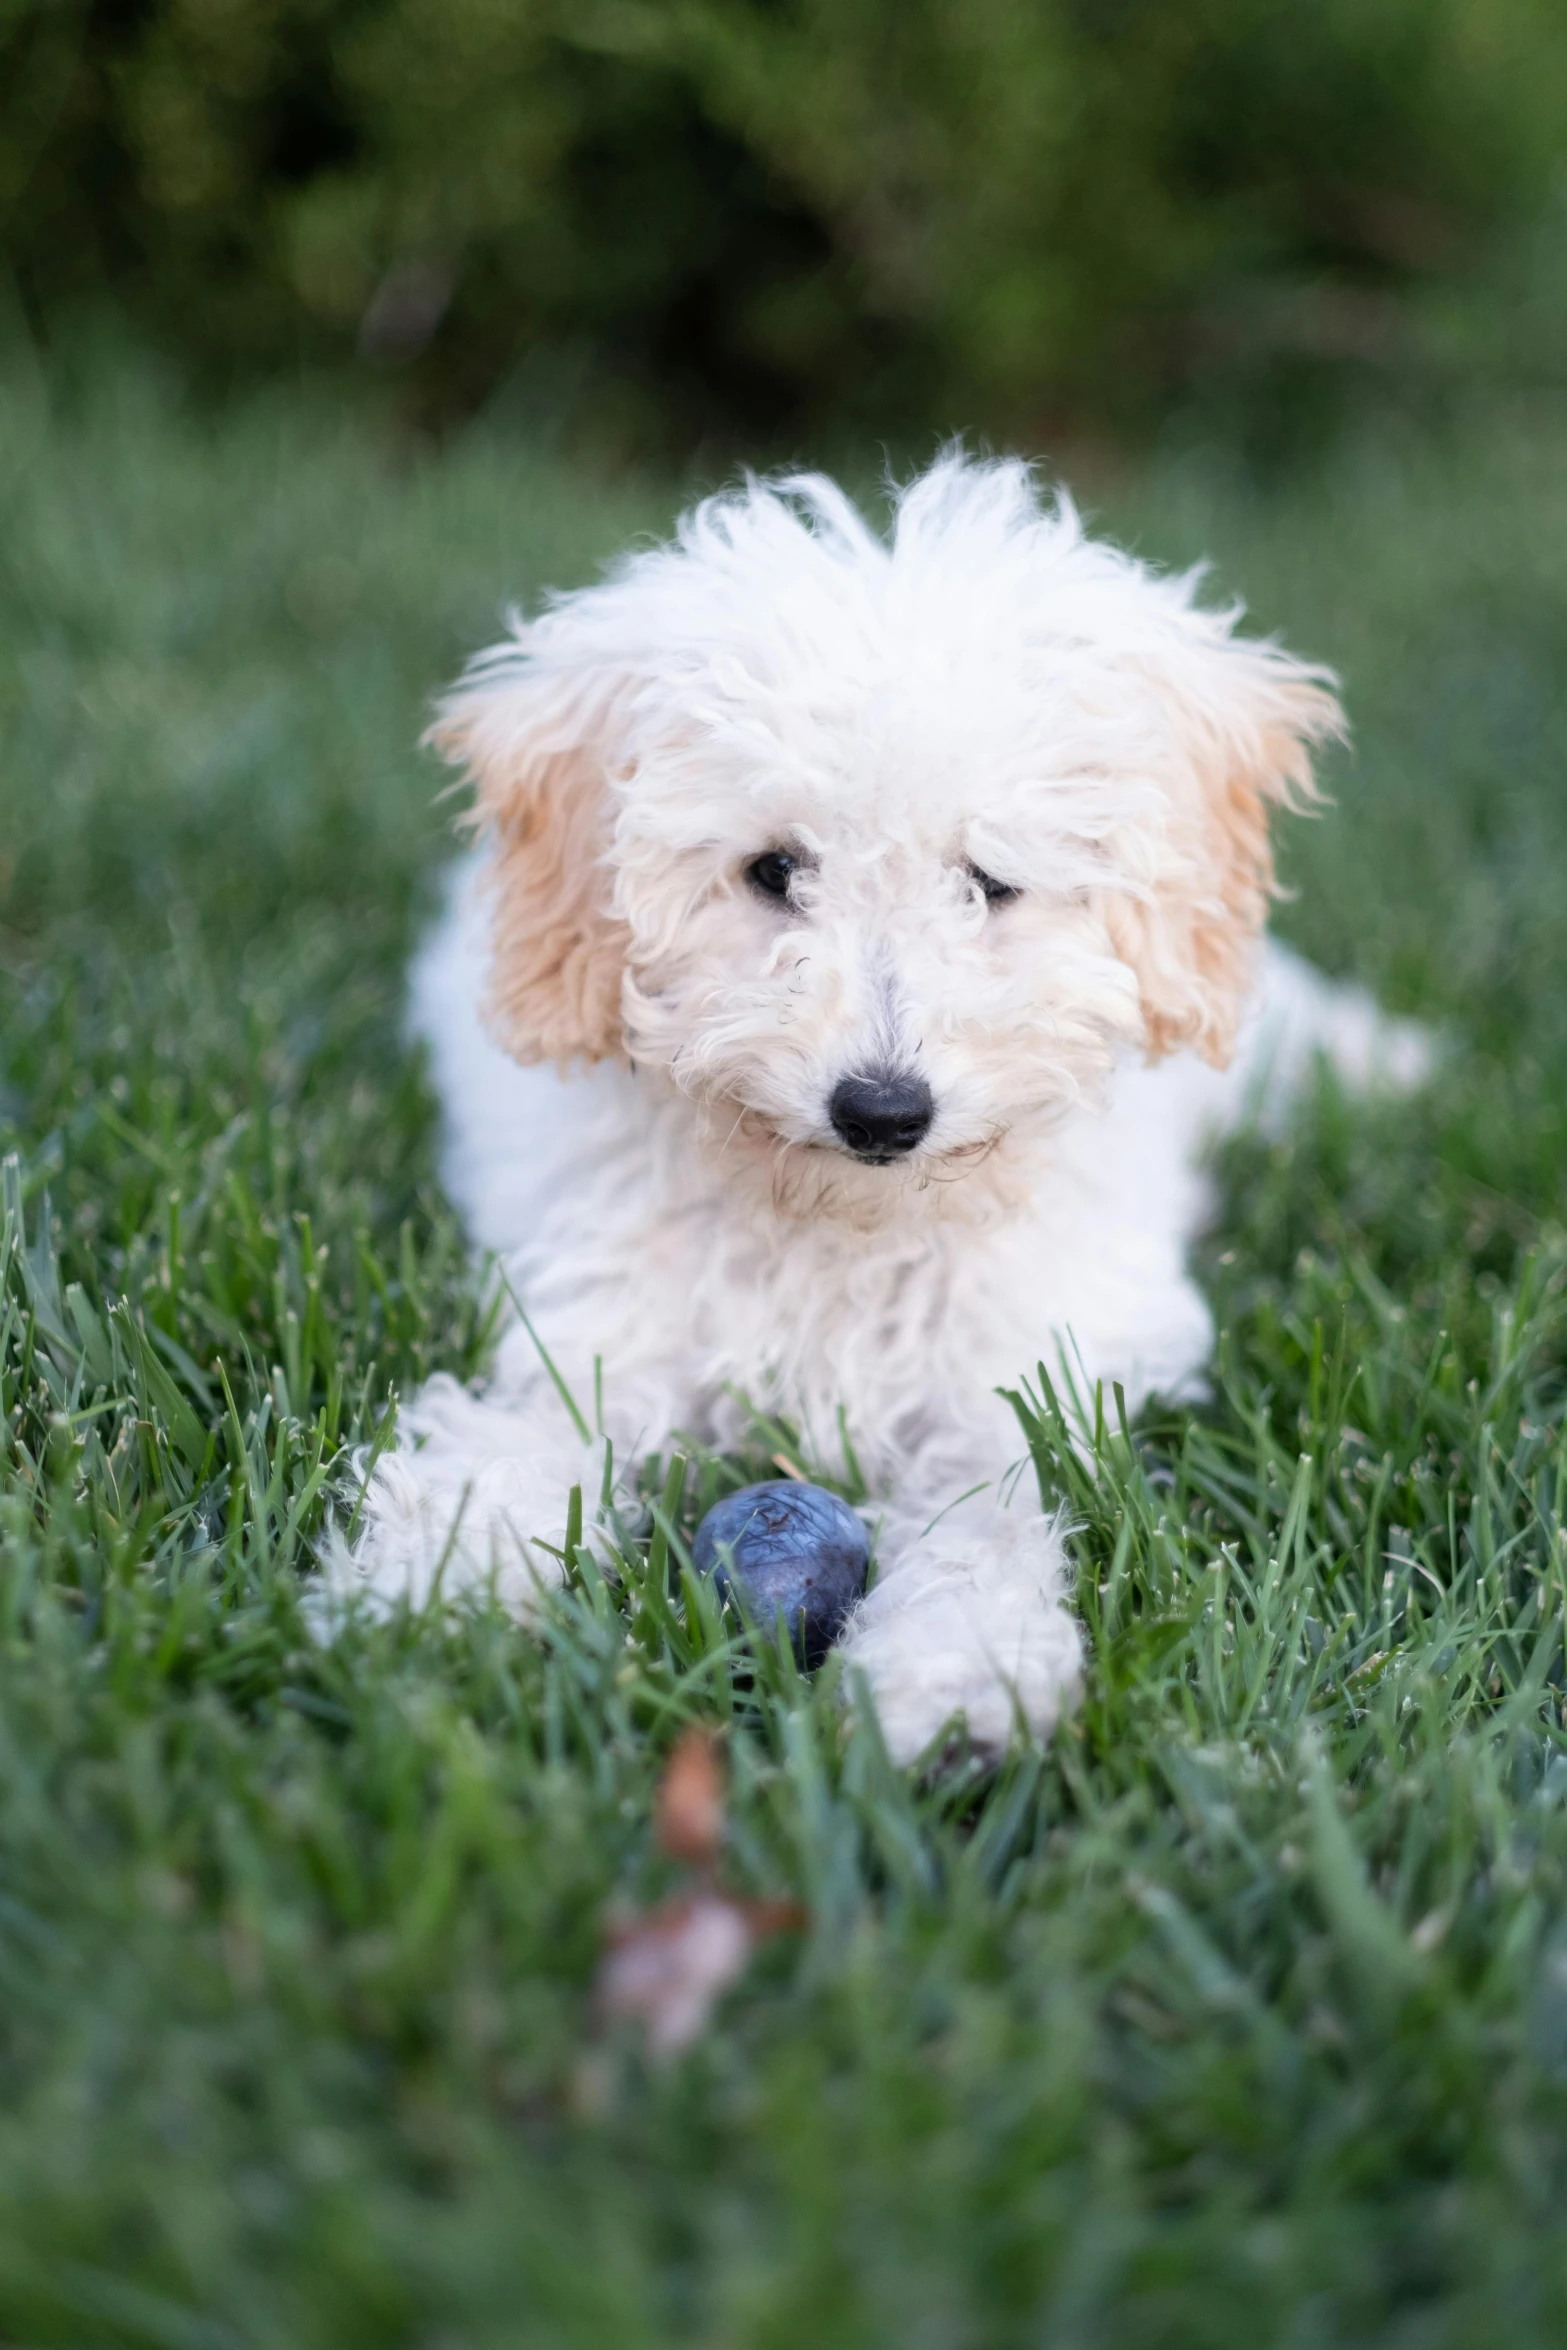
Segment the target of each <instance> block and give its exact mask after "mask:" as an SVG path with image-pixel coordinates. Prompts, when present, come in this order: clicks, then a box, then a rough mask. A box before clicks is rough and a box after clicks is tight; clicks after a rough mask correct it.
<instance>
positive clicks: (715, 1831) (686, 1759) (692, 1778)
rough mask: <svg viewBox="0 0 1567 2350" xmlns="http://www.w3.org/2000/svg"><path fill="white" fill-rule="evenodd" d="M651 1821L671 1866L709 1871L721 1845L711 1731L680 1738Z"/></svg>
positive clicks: (720, 1778) (720, 1794)
mask: <svg viewBox="0 0 1567 2350" xmlns="http://www.w3.org/2000/svg"><path fill="white" fill-rule="evenodd" d="M653 1821H654V1830H655V1833H656V1835H657V1837H658V1841H659V1844H660V1846H661V1847H662V1849H663V1850H664V1851H665V1852H667V1853H668V1854H669V1856H670V1858H671V1860H684V1861H689V1862H690V1863H691V1865H692V1866H693V1867H694V1868H702V1869H710V1868H711V1867H712V1866H713V1864H714V1862H715V1861H716V1860H717V1858H718V1855H719V1852H720V1850H721V1849H722V1846H723V1841H724V1774H723V1767H722V1765H721V1764H720V1762H719V1759H718V1741H717V1740H716V1739H715V1738H714V1737H713V1735H712V1733H711V1732H710V1731H708V1730H695V1729H692V1730H686V1731H683V1732H682V1734H681V1737H680V1741H679V1743H678V1745H677V1746H676V1748H675V1750H674V1752H673V1754H672V1755H671V1756H670V1758H669V1760H668V1762H667V1763H666V1764H665V1765H664V1775H663V1777H662V1778H661V1779H660V1781H659V1783H658V1793H657V1794H656V1795H655V1796H654V1798H653Z"/></svg>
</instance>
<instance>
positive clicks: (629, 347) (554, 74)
mask: <svg viewBox="0 0 1567 2350" xmlns="http://www.w3.org/2000/svg"><path fill="white" fill-rule="evenodd" d="M1564 144H1567V16H1564V14H1563V12H1562V10H1561V9H1560V7H1559V6H1557V5H1555V4H1554V0H1311V5H1310V6H1304V7H1299V6H1297V7H1291V6H1285V5H1282V4H1281V0H1180V4H1179V5H1172V4H1171V0H1097V4H1095V0H5V5H4V6H3V7H0V251H3V252H4V253H5V254H6V255H8V256H9V260H10V266H11V269H12V271H13V273H14V277H15V280H16V282H17V284H18V286H19V287H20V288H21V290H22V292H23V295H24V298H25V300H26V302H27V303H28V305H29V306H30V307H31V308H32V309H33V310H34V312H35V314H36V315H38V316H41V317H42V316H48V315H52V314H54V313H56V312H58V310H59V309H60V307H61V305H62V303H64V302H67V301H68V300H69V299H70V298H72V297H74V296H79V295H81V294H83V293H86V292H89V291H92V290H94V289H101V288H103V287H104V286H106V285H107V286H112V287H113V288H114V289H116V290H117V291H118V292H119V294H120V295H121V296H123V297H125V298H128V299H129V300H131V301H132V302H133V303H134V304H135V306H136V307H137V309H138V310H139V311H140V313H141V314H142V316H143V317H144V318H145V319H146V320H148V321H150V322H152V323H153V324H154V325H155V327H156V328H157V330H158V331H159V333H160V334H161V335H162V336H163V337H164V338H165V339H172V340H174V341H175V342H176V343H178V344H179V345H181V346H183V347H185V348H186V349H188V350H190V351H192V352H194V353H197V354H200V355H201V356H202V357H203V358H204V359H206V360H207V361H209V362H221V363H224V364H233V363H235V362H254V361H257V360H276V359H278V358H279V357H280V356H284V357H293V356H294V355H295V354H297V353H299V352H301V351H303V352H307V353H312V354H316V355H329V354H333V353H338V354H344V353H348V352H352V351H356V350H357V351H358V352H360V353H361V354H364V355H368V356H370V357H371V358H374V359H377V360H379V361H381V362H382V363H396V364H403V365H411V366H412V368H413V371H414V372H413V376H412V379H411V389H412V390H413V392H414V393H415V396H416V400H417V402H418V404H419V405H420V406H422V407H423V408H425V409H426V410H428V409H431V408H433V409H435V410H437V411H440V410H449V409H451V408H453V407H465V406H470V405H472V404H473V403H475V402H476V401H479V400H482V399H484V398H486V397H489V396H493V395H494V394H495V393H496V391H497V390H498V389H499V388H500V387H503V386H505V387H508V388H509V390H510V393H511V396H512V397H513V398H514V399H519V400H521V401H523V402H524V403H525V404H531V405H533V406H534V407H535V408H539V409H550V410H552V411H554V410H558V409H559V408H560V407H561V406H562V405H564V406H566V407H568V408H577V409H586V410H587V411H589V412H590V413H591V416H592V418H593V420H594V421H595V422H596V423H597V424H598V425H599V426H600V427H601V428H602V427H604V426H614V425H615V424H616V421H617V418H618V420H619V423H620V426H621V429H623V430H625V431H629V432H631V433H632V434H633V435H642V436H645V435H646V434H647V433H648V432H650V431H655V430H656V431H659V432H662V433H663V434H665V435H672V436H674V437H675V438H685V439H689V438H690V436H691V435H692V434H693V433H696V434H701V433H716V434H718V435H720V436H729V435H733V434H734V433H736V432H741V433H744V434H746V435H748V436H750V438H751V440H752V441H753V443H754V440H755V437H756V436H757V435H758V434H783V435H788V434H791V433H798V432H801V431H813V432H820V431H821V430H822V429H823V427H824V426H825V425H826V424H827V423H828V422H838V423H843V424H846V425H848V426H850V427H853V426H855V425H862V426H863V425H865V424H867V423H868V424H870V425H871V427H872V428H873V429H875V430H877V431H886V430H888V429H890V428H895V427H897V426H899V425H902V424H905V423H907V424H912V425H915V426H919V427H926V428H928V427H929V426H930V425H931V424H932V423H934V424H936V425H938V426H940V427H941V428H943V429H947V428H951V427H953V426H962V427H965V428H974V427H977V428H979V429H981V430H987V431H990V432H992V433H994V434H998V435H1001V436H1004V437H1006V436H1013V437H1017V436H1021V437H1022V438H1023V439H1024V440H1034V441H1037V440H1038V438H1039V437H1040V435H1041V434H1043V433H1046V432H1048V431H1050V430H1052V429H1054V428H1055V426H1056V425H1057V424H1058V423H1059V421H1060V420H1061V419H1062V418H1063V417H1066V418H1068V419H1071V420H1072V421H1074V422H1075V423H1076V424H1078V425H1079V426H1081V425H1082V424H1083V423H1084V422H1085V421H1091V422H1097V423H1099V424H1101V425H1103V424H1106V423H1108V424H1110V425H1112V426H1114V427H1116V428H1125V427H1127V426H1129V425H1137V424H1139V423H1142V422H1145V421H1146V420H1147V419H1148V417H1149V416H1150V415H1151V414H1153V413H1156V412H1158V411H1159V410H1160V408H1161V407H1162V406H1164V405H1166V404H1168V402H1169V401H1170V400H1171V399H1172V398H1173V397H1181V396H1185V395H1187V394H1190V393H1192V392H1194V391H1196V392H1200V393H1203V394H1205V395H1207V396H1208V397H1210V398H1211V397H1213V396H1214V395H1215V394H1220V393H1228V394H1234V393H1237V392H1239V393H1242V394H1244V395H1245V405H1246V407H1247V409H1248V412H1250V413H1259V412H1262V413H1266V414H1267V415H1270V416H1274V417H1275V418H1277V417H1279V416H1281V415H1282V417H1283V419H1284V421H1285V423H1286V424H1288V423H1289V422H1290V420H1291V419H1292V418H1296V419H1298V417H1299V416H1300V414H1301V413H1302V412H1303V411H1305V410H1308V409H1309V410H1310V412H1311V413H1313V414H1319V413H1320V411H1321V406H1322V398H1323V393H1324V388H1325V387H1326V386H1332V385H1339V384H1342V383H1345V382H1348V383H1350V384H1351V385H1356V384H1359V383H1360V380H1361V379H1363V378H1367V377H1371V378H1385V379H1390V380H1393V381H1396V382H1398V383H1400V384H1409V383H1417V384H1423V383H1426V382H1429V381H1431V380H1433V379H1436V380H1440V379H1441V378H1442V377H1443V376H1444V374H1445V373H1447V372H1450V371H1451V368H1452V367H1453V365H1454V364H1456V363H1457V362H1458V361H1460V360H1461V359H1463V358H1464V357H1466V356H1467V357H1469V358H1472V357H1473V356H1474V354H1475V346H1476V345H1477V343H1478V344H1481V345H1488V344H1489V343H1490V341H1491V340H1492V337H1493V334H1494V330H1495V328H1496V326H1497V321H1498V315H1499V313H1498V310H1497V306H1496V303H1495V301H1494V299H1492V300H1491V302H1490V304H1489V307H1488V306H1487V299H1486V293H1485V287H1486V284H1487V281H1494V278H1495V274H1496V271H1497V269H1498V267H1499V266H1501V265H1500V264H1499V262H1498V252H1499V250H1500V248H1499V246H1498V242H1497V240H1498V238H1499V237H1501V236H1504V233H1505V232H1507V231H1509V230H1510V229H1511V230H1516V229H1517V228H1518V226H1519V224H1521V223H1524V222H1527V221H1528V220H1530V219H1532V218H1535V217H1537V216H1538V214H1539V210H1540V207H1541V205H1542V203H1543V202H1544V201H1545V199H1546V198H1547V196H1548V193H1549V190H1550V188H1551V186H1552V183H1553V179H1554V175H1555V173H1556V169H1557V166H1558V163H1559V161H1560V159H1561V156H1562V153H1563V149H1564ZM1509 266H1511V265H1509ZM1477 305H1478V309H1479V312H1480V313H1481V314H1482V315H1483V317H1484V320H1485V322H1486V324H1485V327H1484V330H1483V331H1479V330H1476V329H1475V327H1474V325H1473V322H1472V314H1473V313H1474V311H1475V309H1476V306H1477ZM1466 318H1469V319H1470V321H1471V323H1470V325H1469V326H1468V328H1467V329H1466V327H1465V319H1466ZM1510 331H1511V333H1512V335H1513V337H1514V339H1516V335H1517V332H1518V314H1517V311H1516V309H1515V310H1514V311H1513V313H1512V316H1511V330H1510ZM1545 331H1546V332H1547V337H1548V339H1549V330H1545ZM1488 356H1489V357H1490V358H1491V360H1492V361H1493V362H1494V359H1495V356H1496V355H1495V353H1494V351H1490V352H1489V353H1488ZM1534 356H1535V357H1536V359H1537V358H1538V356H1539V354H1538V352H1536V353H1535V354H1534Z"/></svg>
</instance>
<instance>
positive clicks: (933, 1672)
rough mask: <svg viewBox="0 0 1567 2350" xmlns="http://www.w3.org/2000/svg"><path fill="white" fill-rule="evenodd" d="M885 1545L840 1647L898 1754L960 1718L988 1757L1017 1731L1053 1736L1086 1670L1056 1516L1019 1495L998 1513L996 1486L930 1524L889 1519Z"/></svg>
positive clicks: (912, 1751)
mask: <svg viewBox="0 0 1567 2350" xmlns="http://www.w3.org/2000/svg"><path fill="white" fill-rule="evenodd" d="M882 1553H883V1556H882V1565H881V1572H880V1574H879V1577H878V1579H877V1582H876V1585H875V1588H874V1589H873V1590H872V1591H871V1592H870V1593H869V1595H868V1596H867V1597H866V1598H865V1599H864V1600H863V1601H862V1602H861V1604H860V1606H859V1607H858V1608H857V1609H856V1610H855V1613H854V1616H853V1617H852V1619H851V1620H850V1623H849V1625H848V1628H847V1630H846V1631H845V1633H844V1634H843V1636H842V1638H841V1639H840V1641H839V1644H838V1645H839V1647H840V1649H841V1651H842V1653H843V1656H844V1660H845V1662H846V1664H847V1665H848V1667H849V1670H850V1673H851V1675H853V1674H855V1673H858V1674H862V1675H863V1676H864V1679H865V1681H866V1683H867V1684H868V1685H869V1688H870V1692H871V1696H872V1698H873V1699H874V1701H875V1706H876V1714H877V1719H878V1721H879V1722H880V1724H881V1730H882V1735H883V1737H884V1738H885V1740H886V1743H887V1748H888V1751H889V1753H890V1754H891V1755H892V1758H893V1760H894V1761H895V1762H897V1763H900V1764H903V1765H908V1764H910V1763H913V1762H915V1761H917V1760H918V1758H919V1756H920V1755H921V1754H923V1753H924V1752H925V1750H926V1749H927V1748H928V1747H929V1746H930V1744H931V1742H932V1741H933V1740H934V1739H935V1738H936V1737H938V1736H939V1734H940V1733H941V1731H943V1730H944V1729H945V1728H947V1726H948V1725H949V1724H950V1723H951V1722H953V1720H954V1719H955V1718H956V1717H958V1716H961V1717H962V1718H963V1721H964V1722H965V1724H966V1726H967V1729H968V1735H969V1738H970V1740H971V1741H972V1743H973V1744H974V1745H975V1746H976V1747H978V1748H979V1749H981V1750H982V1751H983V1752H986V1753H988V1754H992V1755H997V1754H1000V1753H1002V1752H1003V1751H1004V1750H1005V1748H1006V1747H1007V1746H1008V1745H1009V1744H1010V1743H1011V1741H1012V1739H1013V1738H1014V1737H1016V1736H1018V1735H1020V1734H1022V1735H1031V1736H1034V1737H1038V1738H1042V1737H1046V1736H1048V1734H1049V1732H1050V1731H1051V1730H1052V1729H1053V1728H1054V1727H1055V1724H1056V1722H1057V1721H1058V1720H1059V1718H1060V1716H1061V1714H1062V1713H1063V1712H1064V1711H1065V1710H1066V1709H1067V1708H1068V1707H1070V1705H1071V1704H1072V1703H1073V1701H1074V1699H1075V1697H1076V1695H1077V1689H1078V1683H1079V1678H1080V1673H1081V1667H1082V1646H1081V1641H1080V1638H1079V1634H1078V1629H1077V1625H1076V1624H1075V1622H1074V1621H1073V1619H1072V1617H1071V1616H1070V1615H1069V1614H1068V1612H1067V1608H1066V1601H1065V1593H1066V1588H1067V1582H1068V1567H1067V1562H1066V1558H1065V1553H1064V1549H1063V1545H1062V1539H1061V1530H1060V1526H1059V1523H1058V1522H1057V1521H1056V1520H1053V1519H1049V1518H1046V1517H1043V1516H1042V1515H1041V1514H1040V1512H1039V1510H1038V1509H1037V1508H1034V1507H1030V1506H1027V1505H1026V1504H1025V1503H1024V1502H1023V1501H1022V1500H1021V1499H1020V1500H1019V1502H1018V1504H1017V1506H1016V1507H1015V1508H1013V1509H1003V1508H1002V1507H1001V1506H1000V1505H999V1503H998V1502H997V1501H996V1500H995V1499H994V1488H993V1487H992V1488H990V1489H989V1490H988V1491H987V1492H986V1493H985V1494H983V1495H976V1496H974V1497H973V1498H972V1499H971V1500H969V1501H966V1502H963V1503H962V1504H960V1505H959V1506H958V1507H957V1508H955V1509H952V1510H950V1511H948V1512H947V1513H946V1514H944V1515H943V1516H942V1517H941V1518H940V1520H939V1521H938V1522H937V1523H936V1524H935V1525H930V1524H929V1521H928V1519H919V1518H917V1517H916V1516H913V1515H908V1516H903V1515H900V1516H899V1517H896V1518H895V1519H894V1520H893V1522H892V1524H891V1526H890V1527H888V1528H886V1529H884V1532H883V1539H882Z"/></svg>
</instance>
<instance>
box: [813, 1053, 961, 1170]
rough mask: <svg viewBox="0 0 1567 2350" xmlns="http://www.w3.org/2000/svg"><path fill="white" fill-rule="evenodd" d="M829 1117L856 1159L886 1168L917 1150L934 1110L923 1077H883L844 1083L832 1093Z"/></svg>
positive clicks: (887, 1073)
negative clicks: (888, 1164)
mask: <svg viewBox="0 0 1567 2350" xmlns="http://www.w3.org/2000/svg"><path fill="white" fill-rule="evenodd" d="M827 1115H828V1116H829V1117H830V1118H831V1120H832V1122H833V1126H834V1128H835V1129H836V1131H837V1133H838V1136H839V1138H840V1140H841V1141H843V1142H846V1143H847V1144H848V1146H849V1148H850V1150H851V1151H853V1153H854V1155H855V1157H856V1158H857V1159H870V1160H872V1161H874V1162H875V1163H876V1164H878V1165H885V1163H886V1161H887V1160H888V1159H901V1158H902V1157H903V1156H904V1155H905V1153H906V1152H908V1151H911V1150H916V1149H917V1148H918V1147H919V1145H920V1144H921V1143H922V1142H923V1141H924V1139H925V1137H926V1135H927V1134H928V1133H929V1132H930V1122H931V1120H932V1118H934V1116H935V1115H936V1105H935V1103H934V1102H933V1101H932V1100H931V1097H930V1087H929V1086H928V1085H927V1084H926V1083H925V1080H924V1078H923V1077H910V1076H907V1075H903V1074H894V1073H892V1072H890V1071H881V1072H875V1073H873V1074H871V1075H870V1076H867V1077H845V1078H842V1079H841V1080H840V1081H839V1083H838V1084H837V1085H835V1086H834V1088H833V1096H832V1100H831V1101H830V1102H829V1103H828V1104H827Z"/></svg>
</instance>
